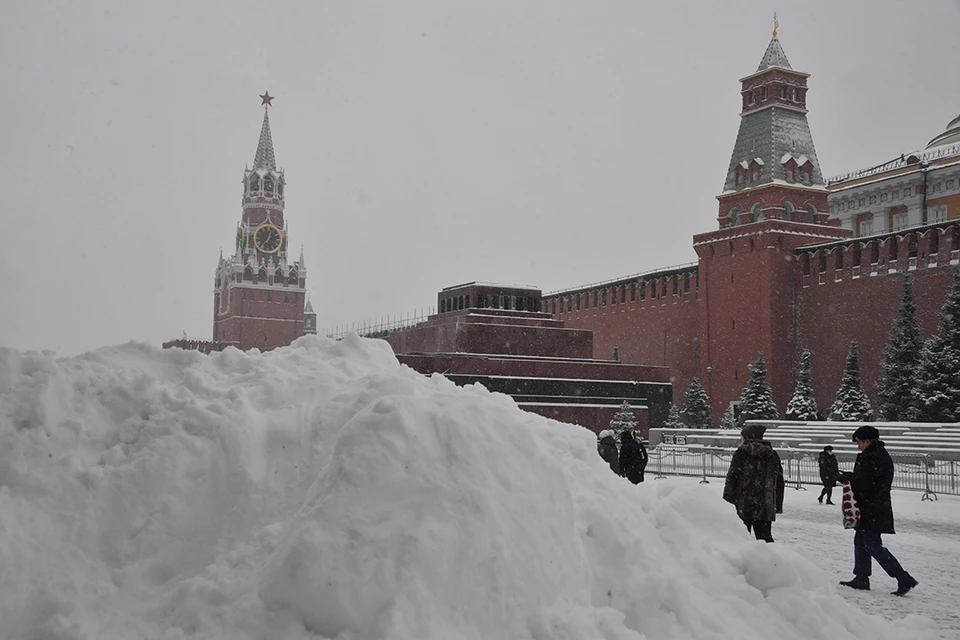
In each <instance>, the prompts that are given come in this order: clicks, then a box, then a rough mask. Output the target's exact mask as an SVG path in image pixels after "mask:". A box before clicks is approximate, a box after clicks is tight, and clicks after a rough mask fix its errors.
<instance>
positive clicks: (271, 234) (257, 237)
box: [253, 224, 283, 253]
mask: <svg viewBox="0 0 960 640" xmlns="http://www.w3.org/2000/svg"><path fill="white" fill-rule="evenodd" d="M253 243H254V244H255V245H257V249H259V250H260V251H261V252H263V253H276V252H277V251H279V250H280V246H281V245H282V244H283V235H282V234H281V233H280V229H277V228H276V227H275V226H273V225H272V224H262V225H260V226H259V227H257V230H256V231H254V232H253Z"/></svg>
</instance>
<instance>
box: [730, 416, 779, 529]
mask: <svg viewBox="0 0 960 640" xmlns="http://www.w3.org/2000/svg"><path fill="white" fill-rule="evenodd" d="M765 431H766V427H764V426H763V425H759V424H748V425H747V426H745V427H744V428H743V429H742V430H741V431H740V446H739V447H737V450H736V451H735V452H734V454H733V459H732V460H730V469H729V470H728V471H727V479H726V481H725V482H724V484H723V499H724V500H726V501H727V502H729V503H730V504H732V505H734V506H735V507H736V508H737V515H738V516H740V519H741V520H743V524H745V525H747V531H750V530H753V535H754V536H756V538H757V540H765V541H766V542H773V522H774V521H775V520H776V519H777V514H778V513H783V491H784V487H785V485H786V483H785V482H784V479H783V465H782V464H781V462H780V456H778V455H777V452H776V451H774V450H773V445H771V444H770V443H769V442H767V441H766V440H764V439H763V434H764V432H765Z"/></svg>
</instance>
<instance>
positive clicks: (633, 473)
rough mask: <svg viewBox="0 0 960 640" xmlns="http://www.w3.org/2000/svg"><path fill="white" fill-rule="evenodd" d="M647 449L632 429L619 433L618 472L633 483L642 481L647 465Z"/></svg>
mask: <svg viewBox="0 0 960 640" xmlns="http://www.w3.org/2000/svg"><path fill="white" fill-rule="evenodd" d="M647 458H648V456H647V449H646V447H644V446H643V443H642V442H640V441H639V440H638V439H637V437H636V433H635V432H634V431H633V429H630V430H628V431H624V432H623V433H621V434H620V473H622V474H623V475H624V477H625V478H626V479H627V480H629V481H630V482H632V483H633V484H640V483H641V482H643V471H644V469H646V467H647Z"/></svg>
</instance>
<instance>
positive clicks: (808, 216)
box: [803, 205, 817, 224]
mask: <svg viewBox="0 0 960 640" xmlns="http://www.w3.org/2000/svg"><path fill="white" fill-rule="evenodd" d="M816 219H817V210H816V209H814V208H813V205H809V206H808V207H807V212H806V213H805V214H804V215H803V221H804V222H807V223H810V224H813V223H814V222H815V221H816Z"/></svg>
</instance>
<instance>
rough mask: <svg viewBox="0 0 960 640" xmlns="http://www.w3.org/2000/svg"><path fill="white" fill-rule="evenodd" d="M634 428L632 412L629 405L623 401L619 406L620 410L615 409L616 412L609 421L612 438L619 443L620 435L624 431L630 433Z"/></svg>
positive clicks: (634, 422) (634, 421) (634, 420)
mask: <svg viewBox="0 0 960 640" xmlns="http://www.w3.org/2000/svg"><path fill="white" fill-rule="evenodd" d="M636 426H637V420H636V418H635V417H634V415H633V410H632V409H630V403H629V402H627V401H626V400H624V401H623V404H621V405H620V408H619V409H617V412H616V413H615V414H614V415H613V419H612V420H611V421H610V428H611V429H612V430H613V437H614V438H616V440H617V442H620V434H621V433H623V432H624V431H630V430H631V429H633V428H635V427H636Z"/></svg>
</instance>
